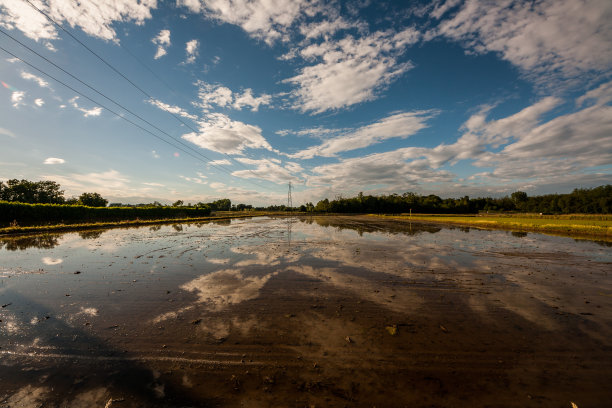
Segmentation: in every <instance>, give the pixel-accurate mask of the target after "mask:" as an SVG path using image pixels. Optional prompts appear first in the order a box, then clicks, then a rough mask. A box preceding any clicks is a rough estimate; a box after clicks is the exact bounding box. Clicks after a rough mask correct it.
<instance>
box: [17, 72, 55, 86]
mask: <svg viewBox="0 0 612 408" xmlns="http://www.w3.org/2000/svg"><path fill="white" fill-rule="evenodd" d="M21 77H22V78H23V79H27V80H29V81H34V82H36V83H37V84H38V86H40V87H41V88H48V87H49V83H48V82H47V81H45V80H44V79H42V78H41V77H39V76H36V75H34V74H30V73H29V72H26V71H21Z"/></svg>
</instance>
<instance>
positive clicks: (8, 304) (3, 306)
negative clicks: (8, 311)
mask: <svg viewBox="0 0 612 408" xmlns="http://www.w3.org/2000/svg"><path fill="white" fill-rule="evenodd" d="M12 304H13V302H11V303H7V304H5V305H2V308H5V307H7V306H10V305H12Z"/></svg>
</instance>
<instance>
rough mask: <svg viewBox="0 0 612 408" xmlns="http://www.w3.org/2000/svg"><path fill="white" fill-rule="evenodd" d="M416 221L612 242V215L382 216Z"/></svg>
mask: <svg viewBox="0 0 612 408" xmlns="http://www.w3.org/2000/svg"><path fill="white" fill-rule="evenodd" d="M382 217H385V218H394V219H402V220H413V221H427V222H434V223H442V224H454V225H461V226H469V227H476V228H485V229H506V230H512V231H531V232H542V233H550V234H561V235H570V236H573V235H579V236H588V237H593V238H607V239H612V216H611V215H594V214H567V215H538V214H496V215H436V214H413V215H412V216H410V215H408V214H402V215H399V216H397V215H396V216H382Z"/></svg>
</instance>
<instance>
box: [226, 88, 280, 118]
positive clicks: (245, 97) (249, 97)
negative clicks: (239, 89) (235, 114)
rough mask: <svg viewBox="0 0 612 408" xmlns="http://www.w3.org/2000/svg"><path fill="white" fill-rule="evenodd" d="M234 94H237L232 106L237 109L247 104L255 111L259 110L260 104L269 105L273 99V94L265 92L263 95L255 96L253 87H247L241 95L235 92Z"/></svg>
mask: <svg viewBox="0 0 612 408" xmlns="http://www.w3.org/2000/svg"><path fill="white" fill-rule="evenodd" d="M234 95H235V96H234V103H233V105H232V106H233V107H234V108H235V109H238V110H240V109H242V108H243V107H245V106H250V107H251V110H252V111H253V112H256V111H258V110H259V105H269V104H270V102H271V100H272V96H270V95H267V94H263V95H261V96H258V97H254V96H253V90H252V89H251V88H247V89H245V90H244V92H243V93H242V95H239V94H234Z"/></svg>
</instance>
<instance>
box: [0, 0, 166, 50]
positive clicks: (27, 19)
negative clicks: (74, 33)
mask: <svg viewBox="0 0 612 408" xmlns="http://www.w3.org/2000/svg"><path fill="white" fill-rule="evenodd" d="M33 3H34V4H35V5H36V6H37V7H38V8H39V9H41V10H42V11H44V12H45V13H47V14H49V15H50V16H51V17H52V18H53V19H54V20H55V21H57V22H59V23H60V24H62V23H63V24H67V25H69V26H70V27H79V28H80V29H81V30H83V31H84V32H85V33H87V34H89V35H91V36H93V37H98V38H101V39H104V40H113V41H116V40H117V35H116V32H115V30H114V29H113V28H112V25H113V24H114V23H120V22H134V23H136V24H138V25H141V24H144V21H145V20H146V19H149V18H151V9H154V8H156V7H157V0H141V1H136V0H97V1H95V2H94V1H80V2H75V1H66V0H55V1H47V2H43V1H40V0H38V1H33ZM0 25H1V26H3V27H4V28H7V29H10V30H12V29H18V30H20V31H22V32H23V33H24V35H26V36H27V37H29V38H32V39H34V40H36V41H38V40H54V39H57V38H58V35H57V30H56V28H55V26H54V25H53V24H52V23H51V22H49V20H47V19H46V18H45V16H43V15H42V14H40V13H39V12H38V11H36V10H35V9H34V8H32V7H31V6H30V5H28V3H26V2H24V1H15V0H0Z"/></svg>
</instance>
